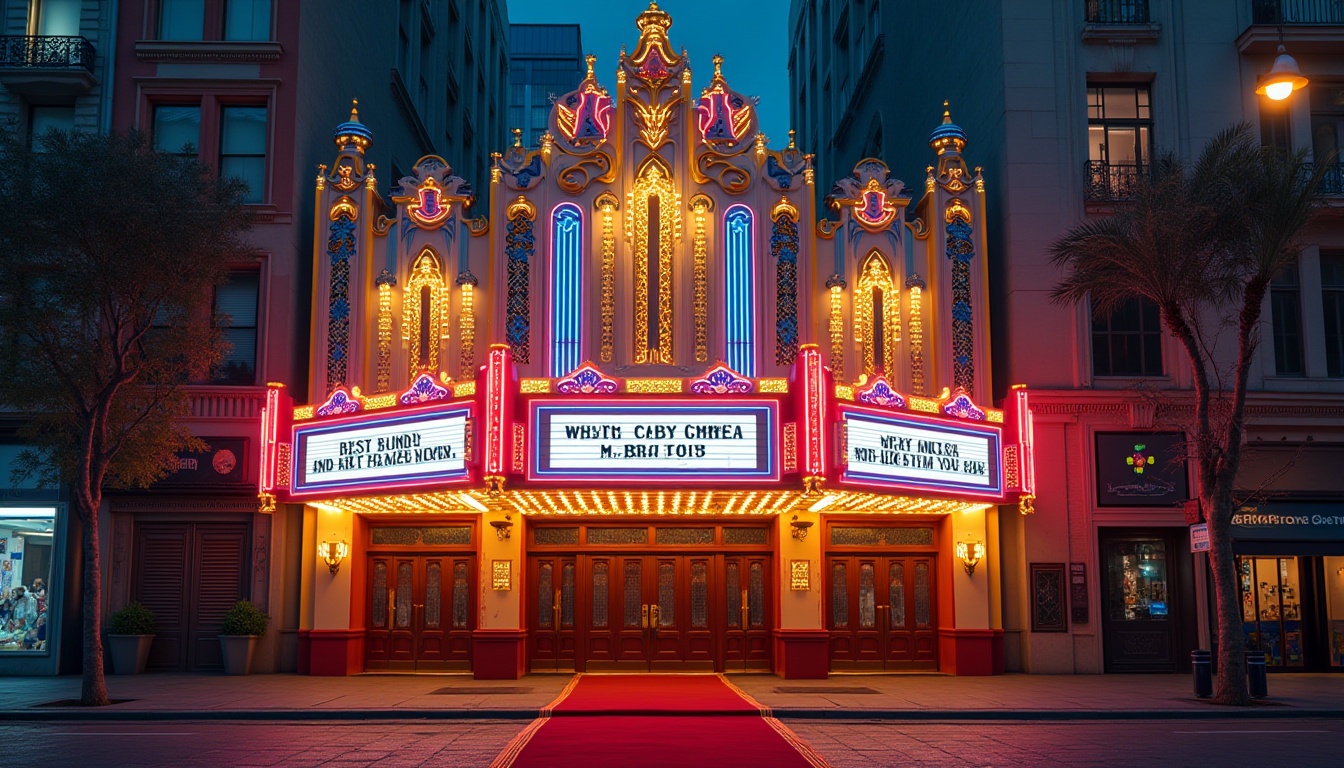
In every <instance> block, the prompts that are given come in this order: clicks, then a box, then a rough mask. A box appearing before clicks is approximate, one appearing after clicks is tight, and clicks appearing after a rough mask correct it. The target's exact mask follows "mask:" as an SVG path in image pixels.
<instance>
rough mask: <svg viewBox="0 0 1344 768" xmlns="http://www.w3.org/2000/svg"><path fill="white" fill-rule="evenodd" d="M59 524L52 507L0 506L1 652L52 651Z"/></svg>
mask: <svg viewBox="0 0 1344 768" xmlns="http://www.w3.org/2000/svg"><path fill="white" fill-rule="evenodd" d="M55 526H56V510H55V509H52V508H50V507H45V508H29V507H0V653H25V652H28V653H32V652H43V651H46V650H47V601H48V597H49V591H48V590H49V585H50V584H51V570H52V555H51V550H52V532H53V529H54V528H55Z"/></svg>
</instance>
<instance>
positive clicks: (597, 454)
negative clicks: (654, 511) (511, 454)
mask: <svg viewBox="0 0 1344 768" xmlns="http://www.w3.org/2000/svg"><path fill="white" fill-rule="evenodd" d="M775 409H776V405H775V403H773V402H762V401H755V402H751V401H747V402H741V401H739V402H735V403H733V404H732V405H722V406H719V405H703V404H696V405H678V404H673V403H668V402H667V401H663V402H660V403H656V404H652V403H651V404H649V405H570V404H568V403H566V404H563V405H561V404H546V403H533V404H532V409H531V414H530V416H531V418H530V423H531V434H530V435H529V438H530V440H531V441H532V450H531V451H530V461H529V466H528V477H529V478H531V479H539V480H545V479H553V480H592V479H594V478H608V477H610V478H615V477H622V478H631V477H643V478H648V479H651V480H655V481H656V480H667V481H675V482H678V483H687V482H714V481H722V480H724V479H736V480H747V481H752V480H777V479H779V469H778V464H777V462H776V454H777V448H776V446H777V440H776V432H777V430H778V427H777V423H778V418H777V414H776V410H775Z"/></svg>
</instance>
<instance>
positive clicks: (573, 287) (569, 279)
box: [551, 203, 583, 377]
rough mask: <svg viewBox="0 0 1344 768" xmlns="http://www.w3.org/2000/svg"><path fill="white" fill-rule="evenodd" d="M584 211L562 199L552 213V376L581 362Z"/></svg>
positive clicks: (562, 372)
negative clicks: (580, 324) (580, 320)
mask: <svg viewBox="0 0 1344 768" xmlns="http://www.w3.org/2000/svg"><path fill="white" fill-rule="evenodd" d="M582 275H583V214H582V213H580V212H579V208H578V206H576V205H574V204H573V203H561V204H560V205H557V206H556V207H555V211H554V212H553V213H552V214H551V376H553V377H559V376H564V375H565V374H567V373H569V372H570V371H572V370H574V369H575V368H578V367H579V363H580V362H581V352H582V346H583V345H582V340H581V337H580V330H579V318H580V314H581V313H580V308H581V307H582V305H583V277H582Z"/></svg>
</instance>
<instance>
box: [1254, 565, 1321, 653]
mask: <svg viewBox="0 0 1344 768" xmlns="http://www.w3.org/2000/svg"><path fill="white" fill-rule="evenodd" d="M1237 571H1238V575H1239V581H1240V583H1241V613H1242V629H1243V630H1244V631H1245V633H1246V647H1247V648H1248V649H1251V650H1257V651H1263V652H1264V653H1265V663H1266V664H1267V665H1268V666H1271V667H1302V666H1305V665H1306V655H1305V653H1304V650H1303V647H1302V604H1301V590H1300V588H1299V587H1300V585H1299V583H1298V572H1299V568H1298V559H1297V558H1296V557H1243V558H1240V559H1239V561H1238V563H1237Z"/></svg>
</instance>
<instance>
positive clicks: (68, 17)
mask: <svg viewBox="0 0 1344 768" xmlns="http://www.w3.org/2000/svg"><path fill="white" fill-rule="evenodd" d="M82 5H83V0H41V1H40V2H37V3H34V4H33V13H34V15H36V17H37V19H36V21H37V24H36V29H37V34H39V35H42V36H44V37H45V36H53V37H58V36H76V35H78V34H79V11H80V7H81V6H82Z"/></svg>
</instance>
